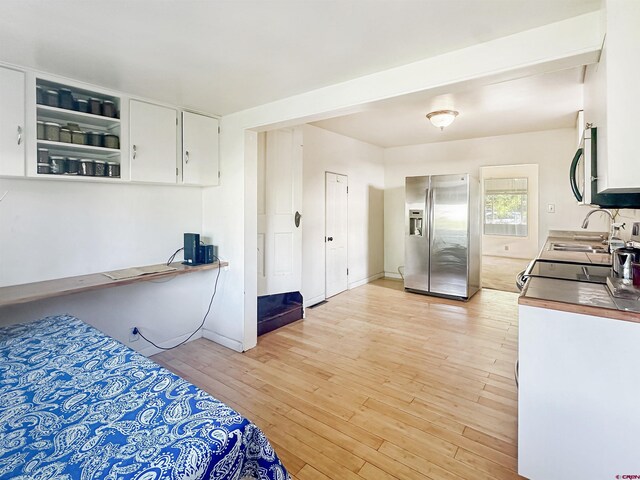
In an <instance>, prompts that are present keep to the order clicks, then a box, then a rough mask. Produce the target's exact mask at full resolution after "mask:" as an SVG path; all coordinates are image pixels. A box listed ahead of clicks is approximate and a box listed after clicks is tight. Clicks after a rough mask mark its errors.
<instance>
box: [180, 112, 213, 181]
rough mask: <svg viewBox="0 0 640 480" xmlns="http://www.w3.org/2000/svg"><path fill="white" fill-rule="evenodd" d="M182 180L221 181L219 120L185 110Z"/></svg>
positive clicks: (183, 117)
mask: <svg viewBox="0 0 640 480" xmlns="http://www.w3.org/2000/svg"><path fill="white" fill-rule="evenodd" d="M182 183H184V184H185V185H218V120H217V119H215V118H212V117H207V116H204V115H199V114H196V113H191V112H182Z"/></svg>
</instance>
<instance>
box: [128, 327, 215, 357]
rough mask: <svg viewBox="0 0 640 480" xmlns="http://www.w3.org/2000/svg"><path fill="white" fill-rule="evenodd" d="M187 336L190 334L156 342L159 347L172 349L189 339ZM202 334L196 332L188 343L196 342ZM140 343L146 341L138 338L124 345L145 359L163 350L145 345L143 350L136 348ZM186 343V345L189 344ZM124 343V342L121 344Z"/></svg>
mask: <svg viewBox="0 0 640 480" xmlns="http://www.w3.org/2000/svg"><path fill="white" fill-rule="evenodd" d="M189 335H191V334H190V333H185V334H184V335H180V336H179V337H174V338H170V339H168V340H164V341H162V342H158V344H159V345H160V346H161V347H166V348H169V347H172V346H174V345H177V344H179V343H180V342H183V341H184V340H185V339H187V338H189ZM202 336H203V334H202V332H198V333H196V334H195V335H194V336H193V337H191V338H189V342H192V341H194V340H197V339H198V338H200V337H202ZM140 342H142V343H147V341H146V340H145V339H143V338H140V339H139V340H137V341H136V342H127V343H126V345H127V346H128V347H129V348H132V349H134V350H135V351H136V352H138V353H139V354H140V355H144V356H145V357H150V356H151V355H155V354H156V353H160V352H163V351H164V350H162V349H160V348H156V347H154V346H153V345H151V344H149V343H147V346H145V347H143V348H140V349H138V348H136V347H137V346H138V345H137V344H139V343H140ZM189 342H187V343H189ZM123 343H124V342H123Z"/></svg>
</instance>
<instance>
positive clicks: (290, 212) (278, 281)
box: [258, 128, 302, 296]
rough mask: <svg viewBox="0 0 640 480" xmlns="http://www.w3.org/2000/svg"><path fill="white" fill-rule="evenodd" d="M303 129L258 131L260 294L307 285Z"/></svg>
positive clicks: (286, 290) (281, 291)
mask: <svg viewBox="0 0 640 480" xmlns="http://www.w3.org/2000/svg"><path fill="white" fill-rule="evenodd" d="M301 208H302V130H301V129H299V128H296V129H287V130H274V131H271V132H266V133H261V134H260V135H259V136H258V295H259V296H262V295H273V294H276V293H285V292H297V291H300V290H301V288H302V224H301V217H300V213H299V212H300V210H301Z"/></svg>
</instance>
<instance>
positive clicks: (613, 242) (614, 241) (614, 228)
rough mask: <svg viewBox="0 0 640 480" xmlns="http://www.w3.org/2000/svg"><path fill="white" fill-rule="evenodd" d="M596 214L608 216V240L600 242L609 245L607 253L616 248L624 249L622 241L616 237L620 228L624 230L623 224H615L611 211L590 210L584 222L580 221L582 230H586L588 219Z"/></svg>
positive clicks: (604, 209)
mask: <svg viewBox="0 0 640 480" xmlns="http://www.w3.org/2000/svg"><path fill="white" fill-rule="evenodd" d="M596 212H603V213H606V214H607V215H609V219H610V220H611V221H610V222H609V238H608V239H607V240H605V241H603V242H602V243H604V244H608V245H609V253H611V252H613V251H614V250H616V249H618V248H621V247H624V245H625V243H624V241H623V240H621V239H620V238H618V236H617V235H618V232H619V231H620V228H624V223H615V215H614V214H613V213H611V210H607V209H606V208H596V209H594V210H591V211H590V212H589V213H587V216H586V217H584V220H583V221H582V228H587V227H588V226H589V217H590V216H591V215H593V214H594V213H596Z"/></svg>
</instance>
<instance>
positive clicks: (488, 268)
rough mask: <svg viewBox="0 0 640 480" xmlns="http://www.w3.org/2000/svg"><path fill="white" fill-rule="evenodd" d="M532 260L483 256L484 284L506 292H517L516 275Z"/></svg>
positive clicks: (486, 286)
mask: <svg viewBox="0 0 640 480" xmlns="http://www.w3.org/2000/svg"><path fill="white" fill-rule="evenodd" d="M530 261H531V260H527V259H522V258H508V257H492V256H489V255H483V256H482V286H483V287H484V288H491V289H494V290H502V291H504V292H516V293H518V289H517V287H516V276H517V275H518V273H519V272H521V271H522V270H524V269H525V268H527V265H529V262H530Z"/></svg>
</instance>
